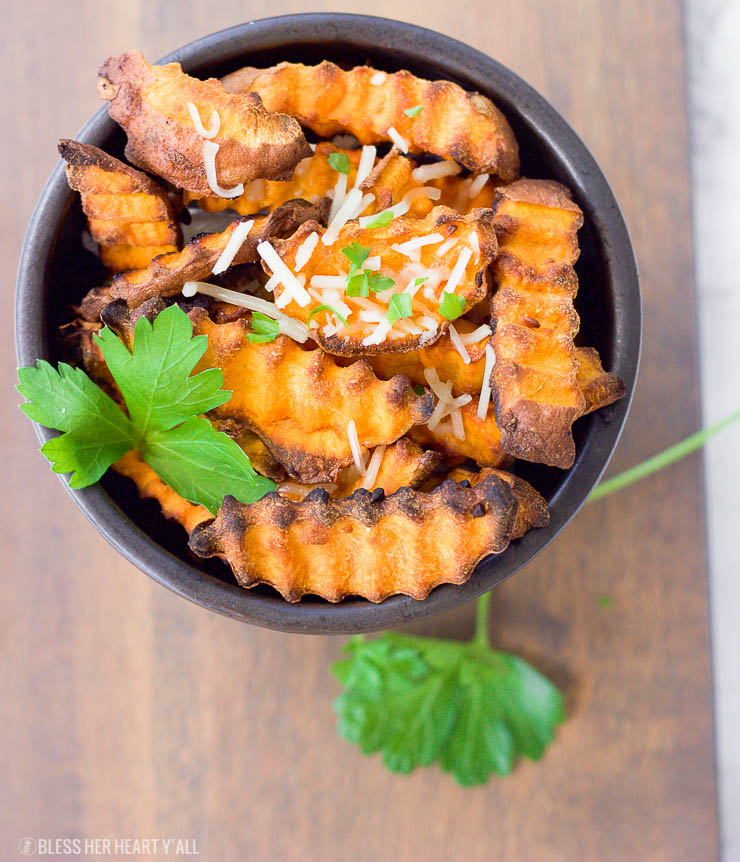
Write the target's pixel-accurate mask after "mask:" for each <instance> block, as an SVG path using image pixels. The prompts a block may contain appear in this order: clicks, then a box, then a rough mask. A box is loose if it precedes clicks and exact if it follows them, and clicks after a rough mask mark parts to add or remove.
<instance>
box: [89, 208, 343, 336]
mask: <svg viewBox="0 0 740 862" xmlns="http://www.w3.org/2000/svg"><path fill="white" fill-rule="evenodd" d="M327 204H328V202H327V201H323V202H322V203H320V204H318V205H316V206H313V205H311V204H308V203H306V201H289V202H288V203H285V204H283V205H282V206H279V207H278V208H277V209H276V210H274V211H273V212H272V213H270V215H269V216H261V217H258V218H255V219H254V225H253V226H252V229H251V230H250V232H249V235H248V236H247V238H246V239H245V241H244V242H243V243H242V245H241V247H240V248H239V251H238V252H237V254H236V256H235V257H234V260H233V262H232V266H237V265H239V264H242V263H249V262H253V261H256V260H258V259H259V257H258V255H257V245H258V244H259V243H260V242H262V240H265V239H272V238H274V237H280V236H289V235H290V234H291V233H293V231H294V230H295V229H296V227H298V226H299V225H301V224H303V222H304V221H306V220H307V219H308V220H311V223H312V224H314V223H315V222H314V221H313V220H314V219H316V218H320V219H323V218H325V217H326V212H327V209H328V207H327ZM244 220H245V219H235V220H234V221H233V222H232V223H231V224H230V225H229V226H228V227H227V228H226V230H224V231H222V232H221V233H206V234H200V235H199V236H194V237H193V238H192V239H191V240H190V242H189V243H188V244H187V245H186V246H185V248H184V249H183V250H182V251H179V252H173V253H172V254H166V255H163V256H161V257H158V258H156V259H155V260H153V261H152V262H151V263H150V264H149V265H148V266H147V267H146V268H144V269H138V270H132V271H131V272H122V273H120V275H117V276H116V277H115V278H114V279H113V283H112V284H111V286H110V288H109V289H107V290H104V289H100V288H95V289H94V291H93V292H92V293H91V294H90V295H89V296H88V297H86V299H85V300H83V309H84V313H85V316H86V317H87V318H88V319H94V318H95V317H97V316H99V314H100V311H101V310H102V308H104V307H105V305H107V304H108V303H109V302H112V301H113V300H114V299H125V300H126V302H127V303H128V305H129V306H130V307H131V308H135V307H136V306H138V305H141V303H142V302H146V300H147V299H151V298H152V297H155V296H160V297H171V296H177V294H178V293H180V291H181V290H182V286H183V285H184V284H185V282H186V281H202V280H203V279H206V278H208V276H210V274H211V272H212V271H213V267H214V266H215V264H216V261H217V260H218V259H219V257H220V256H221V252H223V250H224V248H225V247H226V244H227V243H228V241H229V239H230V238H231V235H232V233H233V232H234V228H235V227H236V226H237V225H238V224H239V223H240V222H241V221H244Z"/></svg>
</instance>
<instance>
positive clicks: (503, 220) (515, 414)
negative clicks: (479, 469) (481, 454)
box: [491, 180, 586, 468]
mask: <svg viewBox="0 0 740 862" xmlns="http://www.w3.org/2000/svg"><path fill="white" fill-rule="evenodd" d="M494 211H495V218H496V228H497V233H498V237H499V244H500V249H499V254H498V256H497V258H496V260H495V262H494V264H493V273H494V279H495V282H496V290H495V293H494V296H493V299H492V301H491V310H492V315H493V319H494V323H495V331H494V336H493V342H492V343H493V348H494V351H495V354H496V365H495V367H494V369H493V375H492V384H493V385H492V391H493V398H494V402H495V405H496V421H497V423H498V426H499V428H500V430H501V445H502V447H503V449H504V451H506V452H508V453H509V454H511V455H514V456H515V457H517V458H523V459H525V460H527V461H536V462H541V463H544V464H549V465H551V466H555V467H563V468H568V467H570V466H572V464H573V462H574V460H575V444H574V442H573V435H572V433H571V426H572V424H573V422H574V421H575V420H576V419H577V418H578V417H579V416H581V415H583V413H584V412H585V410H586V400H585V398H584V396H583V393H582V392H581V389H580V387H579V385H578V379H577V373H578V360H577V357H576V348H575V344H574V341H573V339H574V337H575V335H576V334H577V332H578V328H579V318H578V315H577V313H576V311H575V308H574V307H573V299H574V298H575V295H576V291H577V289H578V279H577V277H576V274H575V271H574V269H573V264H574V263H575V261H576V259H577V257H578V239H577V232H578V229H579V227H580V226H581V224H582V223H583V216H582V213H581V211H580V209H579V208H578V206H577V205H576V204H575V203H574V202H573V201H572V199H571V198H570V194H569V192H568V191H567V189H565V188H564V187H563V186H561V185H559V184H558V183H554V182H550V181H539V180H520V181H518V182H516V183H513V184H512V185H510V186H503V187H501V188H499V189H498V190H497V192H496V200H495V203H494Z"/></svg>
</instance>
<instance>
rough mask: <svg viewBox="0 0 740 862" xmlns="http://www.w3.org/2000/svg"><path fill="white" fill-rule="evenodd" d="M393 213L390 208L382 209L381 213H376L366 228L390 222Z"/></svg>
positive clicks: (381, 225)
mask: <svg viewBox="0 0 740 862" xmlns="http://www.w3.org/2000/svg"><path fill="white" fill-rule="evenodd" d="M394 218H395V215H394V214H393V213H392V212H391V210H383V212H382V213H378V215H377V216H376V217H375V218H374V219H373V220H372V221H371V222H370V223H369V224H368V228H370V229H371V230H372V229H373V228H376V227H385V226H386V225H388V224H390V223H391V222H392V221H393V219H394Z"/></svg>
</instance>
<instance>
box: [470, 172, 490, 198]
mask: <svg viewBox="0 0 740 862" xmlns="http://www.w3.org/2000/svg"><path fill="white" fill-rule="evenodd" d="M487 182H488V174H478V176H477V177H476V178H475V179H474V180H473V182H472V183H471V184H470V188H469V189H468V197H471V198H474V197H476V196H477V195H478V193H479V192H480V191H482V189H483V186H484V185H485V184H486V183H487Z"/></svg>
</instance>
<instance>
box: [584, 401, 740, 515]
mask: <svg viewBox="0 0 740 862" xmlns="http://www.w3.org/2000/svg"><path fill="white" fill-rule="evenodd" d="M738 419H740V410H736V411H735V412H734V413H731V414H730V415H729V416H725V418H724V419H722V420H721V421H719V422H717V424H716V425H711V426H710V427H709V428H702V429H701V430H700V431H697V432H696V433H695V434H692V435H691V436H690V437H687V438H686V439H685V440H681V441H680V442H679V443H676V444H675V445H673V446H670V447H669V448H668V449H665V450H664V451H663V452H659V453H658V454H657V455H653V456H652V458H648V459H647V460H645V461H642V462H641V463H640V464H636V465H635V466H634V467H630V469H629V470H625V471H624V472H623V473H618V474H617V475H616V476H612V477H611V479H607V480H606V481H605V482H602V483H601V484H600V485H598V486H597V487H596V488H595V489H594V491H593V493H592V494H591V496H590V497H589V498H588V500H587V502H588V503H592V502H593V501H594V500H598V499H600V498H601V497H606V496H607V494H613V493H614V492H615V491H621V490H622V488H626V487H627V485H631V484H632V483H633V482H637V481H638V480H639V479H644V478H645V477H646V476H649V475H650V474H651V473H655V472H657V471H658V470H662V469H663V467H667V466H668V465H669V464H673V463H674V462H676V461H680V460H681V458H685V457H686V456H687V455H690V454H691V453H692V452H696V450H697V449H701V447H702V446H703V445H704V443H705V441H707V440H708V439H709V438H710V437H713V436H714V435H715V434H717V433H718V432H719V431H722V430H724V429H725V428H727V426H728V425H731V424H732V423H733V422H737V421H738Z"/></svg>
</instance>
